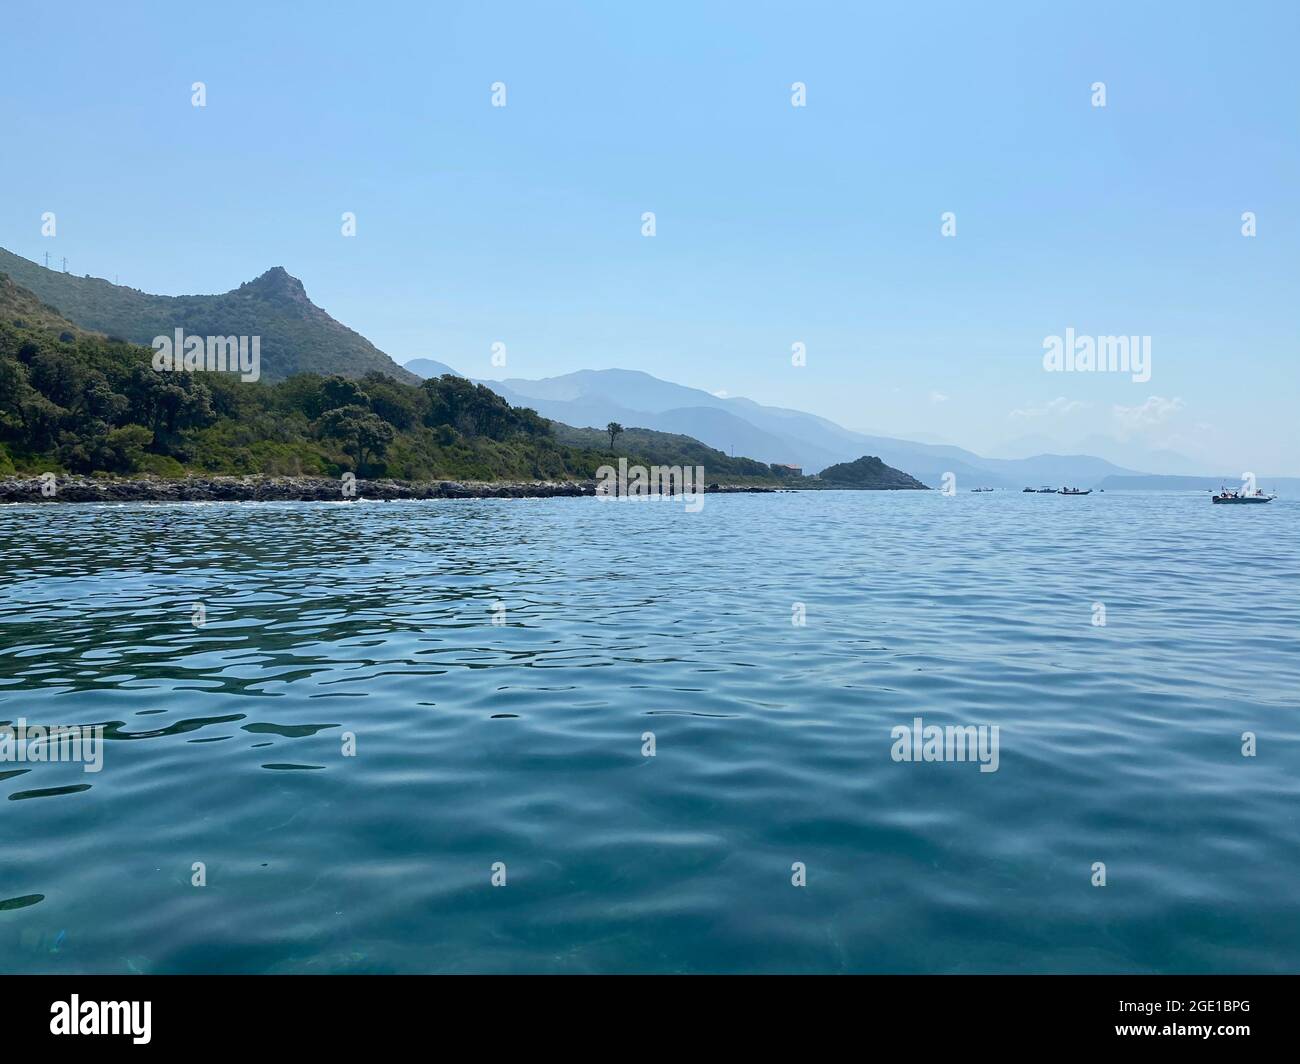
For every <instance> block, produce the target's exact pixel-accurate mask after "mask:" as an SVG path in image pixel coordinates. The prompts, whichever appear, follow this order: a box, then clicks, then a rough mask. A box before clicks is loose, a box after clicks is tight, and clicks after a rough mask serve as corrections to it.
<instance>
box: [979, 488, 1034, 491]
mask: <svg viewBox="0 0 1300 1064" xmlns="http://www.w3.org/2000/svg"><path fill="white" fill-rule="evenodd" d="M970 490H971V491H992V490H993V489H992V488H971V489H970ZM1025 490H1026V491H1028V490H1029V489H1028V488H1026V489H1025Z"/></svg>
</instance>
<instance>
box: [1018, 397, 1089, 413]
mask: <svg viewBox="0 0 1300 1064" xmlns="http://www.w3.org/2000/svg"><path fill="white" fill-rule="evenodd" d="M1087 406H1088V404H1087V403H1085V402H1083V401H1082V400H1081V399H1067V398H1065V396H1063V395H1062V396H1058V397H1057V398H1055V399H1053V400H1052V401H1051V402H1048V403H1044V404H1043V405H1042V406H1027V407H1023V408H1022V409H1020V410H1013V411H1011V414H1010V415H1009V416H1010V417H1014V418H1034V417H1064V416H1065V415H1066V414H1072V413H1074V411H1076V410H1085V409H1087Z"/></svg>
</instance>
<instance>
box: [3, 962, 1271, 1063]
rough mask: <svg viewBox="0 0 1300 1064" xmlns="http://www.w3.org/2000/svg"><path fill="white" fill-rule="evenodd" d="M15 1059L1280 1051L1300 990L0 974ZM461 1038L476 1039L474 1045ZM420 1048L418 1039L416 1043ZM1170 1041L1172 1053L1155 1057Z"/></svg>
mask: <svg viewBox="0 0 1300 1064" xmlns="http://www.w3.org/2000/svg"><path fill="white" fill-rule="evenodd" d="M0 987H2V988H3V992H4V995H5V1001H6V1004H7V1005H8V1006H9V1007H8V1009H7V1013H8V1015H9V1017H10V1022H9V1023H8V1024H7V1025H6V1032H5V1034H6V1046H7V1048H8V1049H9V1050H10V1051H11V1052H13V1051H14V1050H17V1049H36V1050H42V1049H57V1048H60V1047H72V1048H80V1049H86V1050H90V1051H95V1050H96V1049H102V1048H103V1047H105V1046H106V1045H107V1044H109V1043H114V1044H115V1046H120V1047H122V1048H126V1049H129V1050H141V1051H148V1050H151V1049H157V1050H164V1051H174V1050H192V1049H198V1050H201V1051H203V1052H204V1053H207V1052H211V1051H213V1050H216V1051H220V1050H241V1049H255V1050H257V1051H259V1052H260V1051H264V1050H267V1049H274V1050H287V1051H293V1052H301V1051H311V1050H316V1049H319V1050H322V1051H324V1050H328V1051H330V1052H332V1053H338V1052H340V1051H347V1050H357V1049H373V1048H377V1047H381V1046H385V1047H386V1046H390V1045H396V1044H399V1043H400V1042H402V1041H406V1040H412V1041H413V1042H415V1044H423V1045H425V1046H430V1045H438V1044H441V1045H443V1046H445V1047H446V1048H448V1049H450V1048H451V1047H452V1046H463V1047H467V1048H469V1047H472V1046H473V1045H474V1044H475V1042H474V1039H482V1043H481V1044H482V1050H483V1051H484V1052H485V1053H487V1054H489V1055H491V1054H492V1053H494V1052H495V1051H499V1050H500V1049H502V1048H511V1047H519V1048H521V1049H523V1048H526V1049H529V1050H531V1051H534V1052H536V1051H542V1050H546V1045H547V1044H549V1045H550V1050H546V1051H548V1052H549V1051H555V1052H563V1051H564V1050H565V1049H587V1050H590V1049H593V1048H596V1049H598V1048H600V1047H602V1046H603V1047H604V1048H605V1049H606V1050H611V1051H613V1050H617V1049H619V1048H620V1047H623V1048H626V1047H631V1046H640V1047H643V1048H645V1049H652V1048H653V1047H655V1046H658V1047H659V1050H660V1051H663V1052H673V1053H677V1052H683V1051H686V1050H687V1049H688V1048H690V1049H693V1050H695V1051H698V1049H700V1048H708V1047H711V1046H715V1045H716V1046H719V1047H720V1048H721V1047H724V1046H725V1047H736V1048H738V1047H742V1046H749V1045H754V1046H756V1047H760V1046H761V1047H762V1048H763V1049H764V1050H767V1051H771V1050H777V1051H794V1052H801V1051H802V1052H820V1050H819V1049H818V1047H819V1046H825V1044H826V1041H827V1040H828V1039H830V1038H836V1039H840V1040H843V1039H852V1040H853V1041H852V1043H851V1044H854V1045H857V1046H859V1047H862V1048H864V1049H869V1048H870V1047H871V1046H877V1047H879V1048H880V1049H881V1050H884V1048H885V1047H886V1046H889V1047H891V1048H890V1049H889V1052H891V1054H896V1053H899V1052H904V1051H906V1049H907V1047H908V1046H911V1047H913V1048H914V1049H916V1050H917V1051H921V1052H924V1051H927V1050H931V1049H934V1048H936V1047H947V1046H952V1047H954V1048H964V1049H970V1050H976V1051H981V1052H987V1051H989V1050H996V1051H1001V1050H1005V1049H1008V1048H1010V1049H1026V1050H1029V1049H1057V1048H1065V1049H1076V1048H1077V1049H1089V1048H1094V1047H1111V1046H1114V1047H1119V1046H1121V1045H1123V1044H1124V1043H1131V1044H1132V1045H1133V1046H1134V1048H1135V1049H1137V1050H1138V1051H1139V1052H1146V1051H1149V1050H1150V1049H1155V1051H1157V1052H1158V1051H1159V1050H1160V1048H1173V1047H1176V1048H1178V1049H1179V1050H1183V1049H1185V1048H1187V1047H1189V1046H1195V1045H1198V1044H1199V1045H1201V1046H1204V1047H1206V1048H1208V1049H1210V1050H1211V1051H1214V1052H1219V1053H1237V1054H1240V1053H1241V1052H1243V1051H1245V1052H1249V1051H1250V1050H1252V1049H1265V1048H1275V1047H1276V1048H1280V1046H1281V1043H1282V1039H1283V1038H1284V1037H1286V1035H1287V1034H1288V1033H1289V1031H1290V1029H1291V1027H1292V1025H1293V1016H1292V1012H1293V1009H1294V1005H1293V1004H1292V999H1293V998H1294V995H1295V993H1296V990H1297V981H1296V979H1295V978H1294V977H1290V976H1284V977H1269V976H1127V977H1125V976H857V977H854V976H849V977H830V976H827V977H823V976H806V977H781V976H754V977H715V976H693V977H677V978H674V977H668V976H657V977H641V976H624V977H591V976H573V977H530V976H478V977H462V976H455V977H453V976H139V977H110V976H62V975H60V976H27V977H17V976H12V977H3V978H0ZM466 1039H469V1042H468V1043H466V1041H465V1040H466ZM417 1040H418V1041H417ZM1162 1043H1163V1044H1164V1045H1163V1047H1162V1046H1161V1044H1162Z"/></svg>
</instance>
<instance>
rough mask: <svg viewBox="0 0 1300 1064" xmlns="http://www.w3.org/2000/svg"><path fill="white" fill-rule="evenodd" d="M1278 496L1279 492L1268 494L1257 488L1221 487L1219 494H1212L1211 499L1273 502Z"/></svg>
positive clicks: (1238, 501) (1212, 500)
mask: <svg viewBox="0 0 1300 1064" xmlns="http://www.w3.org/2000/svg"><path fill="white" fill-rule="evenodd" d="M1276 498H1277V493H1276V492H1274V493H1273V494H1272V495H1267V494H1265V493H1264V492H1262V491H1260V490H1259V489H1258V488H1255V489H1254V490H1253V491H1247V490H1242V491H1237V490H1235V489H1231V488H1220V489H1219V493H1218V494H1217V495H1211V496H1210V501H1211V502H1215V503H1251V502H1272V501H1273V500H1274V499H1276Z"/></svg>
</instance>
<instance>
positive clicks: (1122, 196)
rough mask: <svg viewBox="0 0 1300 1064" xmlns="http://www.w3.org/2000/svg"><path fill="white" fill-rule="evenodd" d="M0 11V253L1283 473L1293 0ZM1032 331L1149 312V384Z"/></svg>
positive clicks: (865, 420) (952, 436) (1290, 386)
mask: <svg viewBox="0 0 1300 1064" xmlns="http://www.w3.org/2000/svg"><path fill="white" fill-rule="evenodd" d="M991 8H992V9H995V10H990V9H991ZM124 9H125V10H124ZM358 9H359V10H360V13H358ZM4 23H5V32H4V34H3V36H2V37H0V134H2V135H0V144H2V145H3V151H4V159H3V163H4V165H3V166H0V245H3V246H5V247H8V248H10V249H11V250H13V251H16V252H17V253H19V254H22V255H26V256H27V257H29V258H33V259H37V260H41V259H42V258H43V255H44V253H45V252H46V251H48V252H49V253H50V256H51V261H52V262H56V263H57V262H58V261H60V260H61V259H62V257H63V256H65V255H66V256H67V258H68V264H69V269H70V270H71V271H72V272H74V273H79V274H80V273H90V274H93V275H96V276H105V277H108V278H109V279H110V280H112V279H114V278H115V277H116V278H120V281H121V282H122V283H124V284H130V285H133V286H135V287H138V288H142V289H145V290H147V291H153V292H164V293H169V294H181V293H189V292H218V291H225V290H228V289H230V288H233V287H235V286H237V285H238V284H239V283H240V282H241V281H244V280H247V279H250V278H252V277H254V276H256V275H257V274H260V273H262V272H263V271H264V270H266V269H267V268H269V267H270V266H274V265H283V266H284V267H286V268H287V269H288V270H289V271H290V272H291V273H293V274H294V275H296V276H298V277H300V278H302V280H303V282H304V284H305V285H306V288H307V292H308V294H309V295H310V296H311V298H312V299H313V300H314V301H315V302H316V303H318V304H320V305H321V306H323V307H325V308H326V309H327V310H328V311H329V312H330V313H331V314H333V315H334V316H335V317H336V318H338V319H340V320H341V321H343V322H344V323H346V324H348V325H350V326H352V327H353V328H355V329H357V330H358V331H360V332H361V333H363V334H364V335H366V336H367V337H369V338H370V339H371V340H373V341H374V342H375V343H376V344H378V345H379V346H380V347H381V348H383V349H384V350H385V351H387V352H388V353H389V354H391V355H392V356H393V357H394V358H396V359H397V360H398V361H399V362H402V361H406V360H407V359H410V358H414V357H417V356H428V357H432V358H437V359H440V360H442V361H444V362H448V363H450V364H451V365H453V366H455V367H456V368H457V369H460V370H461V371H463V372H466V373H469V374H471V375H474V376H484V377H498V376H520V377H538V376H548V375H553V374H557V373H564V372H568V371H570V370H574V369H581V368H604V367H615V366H617V367H624V368H630V369H643V370H646V371H648V372H651V373H654V374H655V375H657V376H660V377H664V378H666V379H669V380H674V381H678V382H680V383H683V384H689V385H693V386H696V387H701V388H706V389H708V390H709V391H713V392H719V391H725V392H727V393H729V394H732V395H745V396H749V397H750V398H753V399H756V400H758V401H760V402H766V403H777V404H782V405H788V406H793V407H797V408H801V409H806V410H810V411H813V412H815V413H820V414H823V415H825V416H828V417H831V418H833V419H835V420H837V421H839V422H841V423H843V424H845V425H848V426H850V427H852V428H857V429H862V430H867V431H876V432H882V433H889V434H896V435H912V436H926V437H938V438H942V439H944V440H947V441H950V442H954V443H959V444H961V445H963V446H967V447H970V448H972V449H975V450H978V451H982V452H984V453H1000V452H1001V451H1002V450H1003V449H1004V447H1005V446H1006V445H1007V444H1008V443H1009V442H1010V441H1015V440H1017V439H1020V438H1025V437H1028V439H1026V440H1025V442H1024V443H1023V445H1020V446H1019V447H1018V446H1016V445H1012V446H1011V447H1010V449H1009V450H1008V451H1007V452H1006V453H1016V452H1017V451H1019V450H1024V451H1026V452H1028V451H1032V450H1043V449H1049V448H1051V449H1068V448H1071V447H1072V446H1073V445H1074V444H1076V443H1077V442H1078V441H1080V440H1084V439H1086V438H1087V437H1089V436H1090V435H1095V434H1100V435H1104V436H1106V437H1109V438H1111V439H1112V441H1116V445H1117V446H1121V447H1122V446H1127V447H1132V448H1134V449H1138V448H1145V449H1151V448H1159V447H1168V448H1171V449H1173V450H1175V451H1179V452H1182V453H1185V454H1189V455H1192V456H1193V457H1194V458H1195V459H1196V460H1197V463H1198V464H1201V465H1204V464H1206V463H1208V467H1209V468H1211V469H1214V470H1236V469H1252V470H1257V471H1260V472H1267V473H1291V474H1300V430H1298V429H1297V424H1300V418H1298V417H1297V415H1296V411H1295V404H1296V399H1297V391H1298V390H1300V389H1298V388H1297V385H1298V384H1300V254H1298V252H1300V239H1298V238H1300V223H1298V219H1297V216H1298V212H1300V73H1298V71H1300V63H1297V61H1296V55H1297V50H1298V46H1300V5H1297V4H1296V3H1294V2H1293V0H1285V2H1284V0H1278V2H1275V3H1241V2H1234V3H1226V2H1223V3H1217V4H1213V5H1211V4H1200V3H1177V4H1174V3H1168V4H1159V3H1137V2H1134V0H1125V2H1123V3H1115V4H1109V3H1096V2H1086V3H1039V2H1024V3H1001V4H988V5H985V4H973V3H969V2H963V3H952V4H948V3H943V4H925V3H907V4H898V3H890V4H888V5H876V4H866V3H849V2H847V0H845V2H842V3H839V4H834V5H832V4H815V3H813V4H810V3H805V2H797V3H796V2H789V3H780V4H777V3H744V4H742V3H739V2H737V3H727V4H723V3H707V2H692V3H671V2H654V3H644V4H640V3H631V2H615V0H606V2H602V3H595V2H592V3H583V4H579V3H544V2H532V3H525V2H522V0H519V2H514V0H510V2H507V0H492V2H478V3H436V2H435V3H430V2H411V3H392V4H387V3H380V2H374V3H367V4H364V5H360V4H349V5H338V6H336V7H330V6H329V5H326V4H321V3H313V4H294V5H290V4H272V3H268V2H266V0H261V2H257V3H232V2H223V3H220V4H161V3H160V4H122V5H119V4H106V3H103V2H95V3H76V4H65V3H58V2H56V0H40V2H39V3H34V2H28V0H7V3H6V5H5V15H4ZM196 81H203V82H205V83H206V86H207V106H206V107H203V108H198V107H194V106H192V105H191V85H192V83H193V82H196ZM498 81H500V82H504V83H505V85H506V92H507V96H506V100H507V106H505V107H503V108H502V107H493V106H492V101H491V86H492V84H493V83H494V82H498ZM1098 81H1100V82H1104V83H1105V91H1106V106H1105V107H1104V108H1103V107H1094V106H1093V105H1092V97H1093V90H1092V88H1091V86H1092V84H1093V83H1094V82H1098ZM794 82H803V83H805V84H806V86H807V97H806V98H807V106H806V107H792V106H791V85H792V84H793V83H794ZM45 211H54V212H55V213H56V216H57V221H58V235H57V237H55V238H53V239H49V238H43V237H42V236H41V233H40V226H41V214H42V212H45ZM344 211H353V212H355V214H356V216H357V235H356V236H355V237H353V238H346V237H343V236H341V234H340V225H341V219H340V216H341V214H342V213H343V212H344ZM645 211H653V212H655V215H656V226H657V232H656V235H655V236H654V237H652V238H651V237H644V236H642V234H641V229H642V220H641V218H642V213H643V212H645ZM947 211H951V212H954V213H955V215H956V228H957V235H956V236H955V237H950V238H949V237H944V236H942V235H941V232H940V225H941V216H942V215H943V213H944V212H947ZM1245 211H1252V212H1254V213H1255V215H1256V217H1257V227H1258V235H1257V236H1255V237H1253V238H1248V237H1244V236H1242V234H1241V228H1242V221H1241V215H1242V213H1243V212H1245ZM1067 328H1073V329H1074V330H1075V331H1076V332H1077V333H1079V334H1090V335H1110V334H1124V335H1143V336H1150V337H1151V345H1152V366H1151V369H1152V373H1151V379H1150V380H1149V381H1147V382H1145V383H1134V382H1133V381H1132V380H1131V379H1130V378H1129V376H1127V375H1119V374H1098V373H1092V374H1086V373H1047V372H1045V371H1044V369H1043V366H1042V356H1043V341H1044V338H1045V337H1048V336H1051V335H1062V334H1064V332H1065V330H1066V329H1067ZM498 341H499V342H502V343H504V344H505V345H506V351H507V366H506V369H505V370H504V371H499V370H495V369H494V368H493V367H492V366H491V365H490V363H489V357H490V352H491V346H492V344H493V343H494V342H498ZM796 342H801V343H803V344H805V345H806V349H807V365H806V366H802V367H796V366H792V365H791V358H790V355H791V345H792V344H794V343H796ZM1109 456H1110V457H1116V458H1120V457H1123V455H1122V453H1120V454H1112V455H1109ZM1135 464H1141V463H1135Z"/></svg>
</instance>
